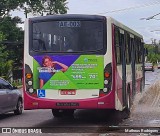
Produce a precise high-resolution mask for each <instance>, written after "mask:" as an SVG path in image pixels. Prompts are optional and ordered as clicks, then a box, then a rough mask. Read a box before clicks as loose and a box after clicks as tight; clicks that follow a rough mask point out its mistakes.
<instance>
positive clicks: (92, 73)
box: [33, 55, 104, 89]
mask: <svg viewBox="0 0 160 136" xmlns="http://www.w3.org/2000/svg"><path fill="white" fill-rule="evenodd" d="M103 62H104V60H103V56H101V55H64V56H62V55H59V56H58V55H56V56H34V61H33V66H34V68H33V87H34V89H40V88H41V89H102V88H104V75H103V74H104V72H103V71H104V66H103Z"/></svg>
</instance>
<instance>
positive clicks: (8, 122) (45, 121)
mask: <svg viewBox="0 0 160 136" xmlns="http://www.w3.org/2000/svg"><path fill="white" fill-rule="evenodd" d="M159 75H160V70H156V71H155V72H148V71H147V72H146V82H145V84H146V86H145V88H146V89H147V88H149V87H150V86H151V85H152V84H153V83H154V82H156V81H158V80H160V76H159ZM137 109H138V108H137ZM139 110H140V109H139ZM155 112H156V111H155ZM139 113H141V111H138V110H136V112H135V111H134V114H132V117H134V118H132V117H131V118H130V119H127V120H123V117H124V116H123V114H121V112H115V111H113V110H101V111H99V110H76V111H75V114H74V117H73V118H68V117H63V118H54V117H53V115H52V113H51V110H32V111H26V110H25V111H24V112H23V114H22V115H17V116H15V115H14V114H13V113H7V114H4V115H0V127H28V128H33V127H35V128H44V129H42V131H44V132H46V131H48V132H52V134H51V135H53V134H55V133H56V134H57V135H65V134H66V133H71V134H72V135H79V134H78V133H81V134H82V133H84V134H83V135H93V134H94V135H98V134H95V133H103V134H104V133H105V132H106V128H107V130H109V132H110V133H112V132H114V131H112V130H116V128H117V126H132V124H136V123H137V122H138V121H137V120H136V118H135V116H137V114H139ZM144 114H145V115H146V113H144ZM144 114H142V116H144ZM159 115H160V114H159V111H157V114H156V113H155V115H154V118H155V120H156V119H157V116H158V117H159ZM139 116H140V115H139ZM138 119H139V122H141V125H143V126H144V125H145V123H146V122H145V121H143V120H141V117H140V118H138ZM142 119H144V118H142ZM145 120H146V119H145ZM149 121H151V122H152V121H154V119H152V118H150V120H149ZM149 121H148V122H149ZM157 121H158V119H157ZM155 122H156V121H155ZM158 123H159V122H158ZM158 125H160V124H158ZM106 126H107V127H106ZM108 126H109V128H108ZM137 126H138V123H137ZM86 132H87V133H86ZM5 135H8V134H5ZM15 135H16V134H15ZM41 135H42V134H41ZM44 135H45V134H44ZM67 135H68V134H67ZM108 135H109V134H108ZM111 135H116V134H114V133H112V134H111Z"/></svg>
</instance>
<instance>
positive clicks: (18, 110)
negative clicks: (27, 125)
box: [14, 99, 23, 115]
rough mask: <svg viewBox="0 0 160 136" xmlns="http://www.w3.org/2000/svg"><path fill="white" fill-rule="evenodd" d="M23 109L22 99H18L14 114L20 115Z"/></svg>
mask: <svg viewBox="0 0 160 136" xmlns="http://www.w3.org/2000/svg"><path fill="white" fill-rule="evenodd" d="M22 111H23V103H22V100H21V99H18V102H17V106H16V110H14V114H15V115H20V114H22Z"/></svg>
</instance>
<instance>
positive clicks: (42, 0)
mask: <svg viewBox="0 0 160 136" xmlns="http://www.w3.org/2000/svg"><path fill="white" fill-rule="evenodd" d="M66 4H67V2H66V0H34V1H30V0H28V1H26V8H25V7H24V6H23V8H24V9H25V11H26V12H27V13H30V12H32V13H34V14H39V15H41V16H43V15H53V14H65V13H67V9H68V7H67V6H66Z"/></svg>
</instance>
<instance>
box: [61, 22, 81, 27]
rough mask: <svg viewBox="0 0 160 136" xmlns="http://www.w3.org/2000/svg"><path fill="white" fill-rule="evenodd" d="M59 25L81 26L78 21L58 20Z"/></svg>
mask: <svg viewBox="0 0 160 136" xmlns="http://www.w3.org/2000/svg"><path fill="white" fill-rule="evenodd" d="M58 23H59V27H81V22H80V21H59V22H58Z"/></svg>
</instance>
